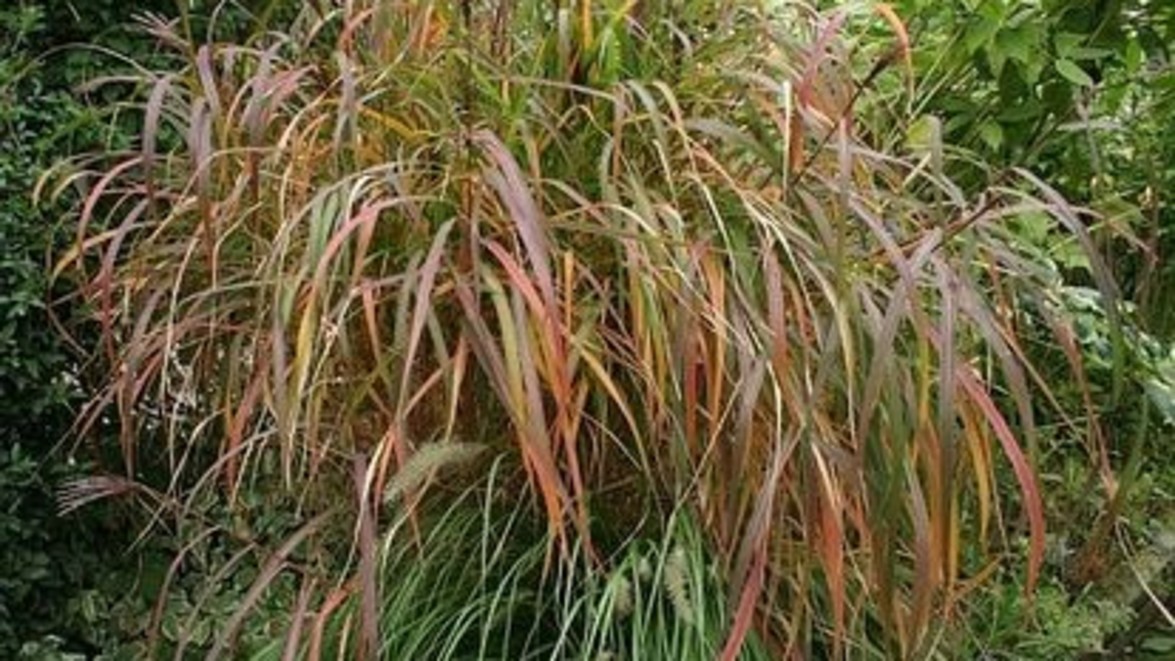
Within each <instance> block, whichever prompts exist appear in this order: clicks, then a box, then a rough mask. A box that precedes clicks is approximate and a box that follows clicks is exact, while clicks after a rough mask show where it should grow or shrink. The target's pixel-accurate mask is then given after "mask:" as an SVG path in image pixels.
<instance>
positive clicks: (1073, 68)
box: [1054, 60, 1093, 87]
mask: <svg viewBox="0 0 1175 661" xmlns="http://www.w3.org/2000/svg"><path fill="white" fill-rule="evenodd" d="M1054 66H1056V68H1057V73H1059V74H1061V75H1062V76H1064V78H1065V80H1068V81H1069V82H1071V83H1073V84H1074V85H1078V86H1081V87H1093V78H1090V77H1089V74H1087V73H1085V69H1082V68H1081V67H1080V66H1078V65H1077V63H1075V62H1074V61H1073V60H1057V63H1056V64H1055V65H1054Z"/></svg>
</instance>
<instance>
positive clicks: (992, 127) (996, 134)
mask: <svg viewBox="0 0 1175 661" xmlns="http://www.w3.org/2000/svg"><path fill="white" fill-rule="evenodd" d="M979 137H980V138H981V139H982V140H983V142H984V144H986V145H987V146H988V147H991V148H992V149H994V150H998V149H1000V148H1001V147H1003V146H1004V129H1003V128H1001V127H1000V125H999V124H998V123H996V122H987V123H986V124H984V125H983V126H981V127H979Z"/></svg>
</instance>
